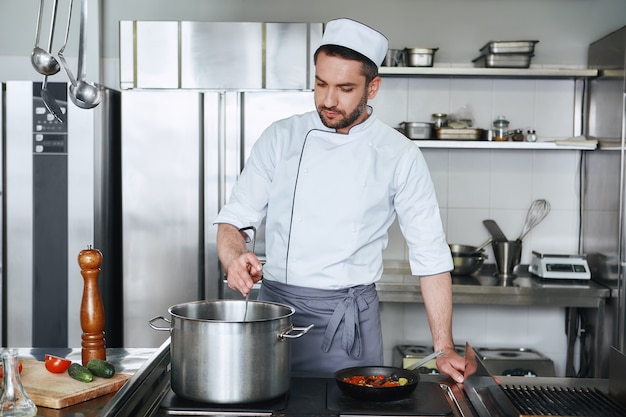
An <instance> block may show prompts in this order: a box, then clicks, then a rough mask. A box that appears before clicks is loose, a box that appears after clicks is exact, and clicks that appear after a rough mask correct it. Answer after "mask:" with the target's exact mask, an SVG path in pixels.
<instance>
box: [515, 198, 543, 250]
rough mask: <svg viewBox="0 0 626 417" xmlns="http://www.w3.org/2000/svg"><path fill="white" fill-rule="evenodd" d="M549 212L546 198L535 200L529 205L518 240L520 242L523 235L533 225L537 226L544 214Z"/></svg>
mask: <svg viewBox="0 0 626 417" xmlns="http://www.w3.org/2000/svg"><path fill="white" fill-rule="evenodd" d="M548 213H550V202H549V201H547V200H543V199H541V200H535V201H533V202H532V204H531V205H530V208H529V209H528V213H526V221H525V222H524V227H523V228H522V233H520V235H519V237H518V238H517V241H518V242H521V241H522V239H524V236H526V235H527V234H528V232H530V231H531V230H532V229H533V228H534V227H535V226H537V225H538V224H539V223H541V221H542V220H543V219H545V218H546V216H547V215H548Z"/></svg>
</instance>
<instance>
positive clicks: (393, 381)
mask: <svg viewBox="0 0 626 417" xmlns="http://www.w3.org/2000/svg"><path fill="white" fill-rule="evenodd" d="M343 382H347V383H348V384H352V385H359V386H364V387H374V388H376V387H399V386H403V385H406V384H407V383H408V382H409V380H408V379H406V378H398V377H396V376H394V375H391V376H387V377H386V376H384V375H380V374H379V375H355V376H351V377H345V378H343Z"/></svg>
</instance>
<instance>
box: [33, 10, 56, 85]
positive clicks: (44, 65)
mask: <svg viewBox="0 0 626 417" xmlns="http://www.w3.org/2000/svg"><path fill="white" fill-rule="evenodd" d="M43 2H44V0H41V1H40V2H39V12H38V14H37V28H36V29H35V47H34V48H33V52H32V53H31V54H30V62H31V64H33V68H35V70H36V71H37V72H38V73H40V74H41V75H54V74H56V73H57V72H59V70H60V69H61V67H60V66H59V62H58V61H57V60H56V58H55V57H54V56H52V54H51V53H50V52H48V51H49V50H50V48H51V46H52V33H53V31H54V22H55V20H56V19H55V14H56V2H55V3H54V6H53V7H54V9H53V10H52V23H51V27H50V40H49V42H48V51H45V50H43V49H42V48H40V47H39V37H40V36H39V35H40V32H41V20H42V16H43V8H44V4H43Z"/></svg>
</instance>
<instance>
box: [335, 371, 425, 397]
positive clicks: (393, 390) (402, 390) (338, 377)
mask: <svg viewBox="0 0 626 417" xmlns="http://www.w3.org/2000/svg"><path fill="white" fill-rule="evenodd" d="M359 375H362V376H367V375H383V376H384V377H390V376H391V377H394V378H406V379H407V380H408V382H407V383H406V384H405V385H399V386H396V387H382V386H381V387H367V386H361V385H355V384H350V383H349V382H344V380H343V379H344V378H346V377H353V376H359ZM419 380H420V376H419V374H416V373H414V372H413V371H409V370H408V369H403V368H395V367H392V366H356V367H353V368H345V369H342V370H340V371H337V372H336V373H335V381H336V382H337V385H338V386H339V389H341V392H343V393H344V394H345V395H348V396H350V397H352V398H356V399H358V400H366V401H396V400H400V399H402V398H406V397H408V396H409V395H411V393H412V392H413V391H415V388H416V387H417V383H418V382H419Z"/></svg>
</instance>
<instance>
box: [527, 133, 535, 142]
mask: <svg viewBox="0 0 626 417" xmlns="http://www.w3.org/2000/svg"><path fill="white" fill-rule="evenodd" d="M536 141H537V135H536V134H535V131H534V130H529V131H528V133H526V142H536Z"/></svg>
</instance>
